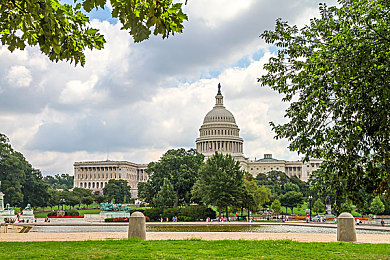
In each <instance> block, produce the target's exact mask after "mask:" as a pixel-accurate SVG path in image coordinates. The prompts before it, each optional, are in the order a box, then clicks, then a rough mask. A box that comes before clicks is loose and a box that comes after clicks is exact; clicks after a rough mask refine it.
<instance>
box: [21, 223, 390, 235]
mask: <svg viewBox="0 0 390 260" xmlns="http://www.w3.org/2000/svg"><path fill="white" fill-rule="evenodd" d="M24 225H31V226H128V225H129V224H128V223H120V222H117V223H112V222H111V223H110V222H88V221H85V220H78V219H56V220H52V221H51V222H50V223H47V222H37V223H30V224H24ZM146 225H147V226H149V225H150V226H154V225H164V226H165V225H167V226H175V225H177V226H180V225H195V226H196V225H259V226H265V225H285V226H302V227H321V228H334V229H335V228H337V224H334V223H316V222H312V223H306V222H302V221H301V222H299V221H288V222H253V223H248V222H234V221H232V222H147V223H146ZM355 227H356V229H357V230H372V231H383V232H389V235H390V226H389V225H387V226H379V225H362V224H360V225H356V226H355Z"/></svg>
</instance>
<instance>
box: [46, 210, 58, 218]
mask: <svg viewBox="0 0 390 260" xmlns="http://www.w3.org/2000/svg"><path fill="white" fill-rule="evenodd" d="M47 216H48V217H56V216H57V211H50V212H49V213H47Z"/></svg>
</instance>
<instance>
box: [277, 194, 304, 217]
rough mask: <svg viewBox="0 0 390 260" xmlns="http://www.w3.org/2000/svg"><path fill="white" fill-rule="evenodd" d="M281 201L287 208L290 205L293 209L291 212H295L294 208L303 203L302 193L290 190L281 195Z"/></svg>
mask: <svg viewBox="0 0 390 260" xmlns="http://www.w3.org/2000/svg"><path fill="white" fill-rule="evenodd" d="M280 203H281V204H282V206H285V207H286V208H287V207H289V208H290V209H291V213H293V212H294V208H295V207H297V206H299V205H301V204H302V203H303V196H302V193H300V192H296V191H289V192H287V193H286V194H284V195H283V196H281V197H280ZM286 211H287V210H286Z"/></svg>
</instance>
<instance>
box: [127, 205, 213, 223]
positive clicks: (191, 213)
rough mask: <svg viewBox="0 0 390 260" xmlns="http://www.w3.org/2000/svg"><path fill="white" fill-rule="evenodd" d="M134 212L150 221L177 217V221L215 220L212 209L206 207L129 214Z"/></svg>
mask: <svg viewBox="0 0 390 260" xmlns="http://www.w3.org/2000/svg"><path fill="white" fill-rule="evenodd" d="M135 211H140V212H142V213H143V214H144V215H145V216H147V217H149V218H150V220H151V221H160V219H161V218H163V219H164V220H165V219H166V218H168V219H169V220H171V219H172V218H173V217H177V218H178V220H179V221H198V220H205V219H206V218H210V219H215V218H216V213H215V211H214V210H213V209H211V208H209V207H207V206H201V205H196V206H187V207H182V208H181V207H175V208H150V209H145V210H143V209H142V210H141V209H140V210H137V209H132V210H131V211H130V213H131V214H132V213H133V212H135Z"/></svg>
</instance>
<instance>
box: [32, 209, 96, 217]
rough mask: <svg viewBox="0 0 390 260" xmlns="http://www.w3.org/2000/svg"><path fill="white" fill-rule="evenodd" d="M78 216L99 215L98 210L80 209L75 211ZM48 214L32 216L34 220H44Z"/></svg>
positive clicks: (41, 213) (40, 213)
mask: <svg viewBox="0 0 390 260" xmlns="http://www.w3.org/2000/svg"><path fill="white" fill-rule="evenodd" d="M77 211H78V212H79V214H80V216H84V214H99V213H100V211H101V210H100V209H80V210H77ZM48 213H49V212H39V213H36V212H34V216H35V217H36V218H45V217H46V216H47V214H48Z"/></svg>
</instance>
